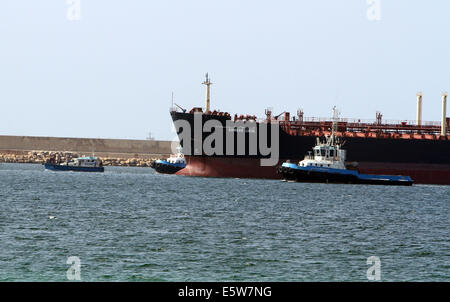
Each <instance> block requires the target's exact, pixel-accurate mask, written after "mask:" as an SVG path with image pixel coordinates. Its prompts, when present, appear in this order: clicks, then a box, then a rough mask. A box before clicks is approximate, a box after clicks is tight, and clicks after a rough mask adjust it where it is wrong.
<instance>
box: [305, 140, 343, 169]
mask: <svg viewBox="0 0 450 302" xmlns="http://www.w3.org/2000/svg"><path fill="white" fill-rule="evenodd" d="M345 157H346V154H345V150H342V149H341V148H340V146H339V145H338V144H334V143H331V141H330V140H329V139H327V142H325V143H321V142H320V141H319V140H318V142H317V144H316V146H315V147H314V148H313V150H312V153H311V152H309V154H308V155H306V156H305V159H304V160H302V161H300V162H299V164H298V165H299V166H300V167H320V168H333V169H345Z"/></svg>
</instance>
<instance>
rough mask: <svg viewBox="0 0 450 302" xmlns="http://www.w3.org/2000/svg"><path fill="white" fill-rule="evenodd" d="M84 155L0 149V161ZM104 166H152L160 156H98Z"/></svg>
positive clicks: (39, 160) (37, 161)
mask: <svg viewBox="0 0 450 302" xmlns="http://www.w3.org/2000/svg"><path fill="white" fill-rule="evenodd" d="M81 156H84V154H79V153H74V152H54V151H30V152H2V151H0V162H3V163H27V164H43V163H45V162H46V161H47V160H49V159H50V158H52V157H55V158H56V160H57V161H60V162H65V161H66V160H71V159H73V158H78V157H81ZM97 157H98V158H99V159H100V160H101V161H102V162H103V166H124V167H150V165H151V163H152V162H153V161H155V160H157V159H158V158H117V157H114V158H111V157H100V156H97Z"/></svg>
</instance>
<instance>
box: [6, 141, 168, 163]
mask: <svg viewBox="0 0 450 302" xmlns="http://www.w3.org/2000/svg"><path fill="white" fill-rule="evenodd" d="M92 154H95V156H96V157H98V158H100V159H101V160H102V161H103V165H104V166H132V167H149V166H150V164H151V162H152V161H154V160H156V159H159V158H166V157H168V156H169V155H170V154H171V142H170V141H154V140H126V139H93V138H60V137H36V136H4V135H0V162H4V163H34V164H42V163H45V161H46V160H48V159H49V158H50V157H51V156H56V157H57V158H59V159H60V160H61V161H63V162H64V161H66V160H67V159H70V158H76V157H80V156H85V155H87V156H89V155H92Z"/></svg>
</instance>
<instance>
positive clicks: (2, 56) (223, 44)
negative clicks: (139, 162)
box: [0, 0, 450, 139]
mask: <svg viewBox="0 0 450 302" xmlns="http://www.w3.org/2000/svg"><path fill="white" fill-rule="evenodd" d="M80 3H81V19H80V20H78V21H70V20H68V19H67V9H68V4H67V3H66V0H40V1H36V0H2V1H1V2H0V20H1V21H0V83H1V84H0V105H1V107H0V108H1V109H0V110H1V118H0V134H6V135H39V136H47V135H48V136H66V137H67V136H68V137H105V138H138V139H139V138H140V139H144V138H145V137H146V135H147V133H148V131H151V132H152V133H153V134H154V136H155V137H156V139H172V138H173V137H174V133H173V132H172V123H171V119H170V115H169V107H170V105H171V101H170V100H171V93H172V91H173V92H174V94H175V102H177V103H179V104H180V105H182V106H184V107H186V108H188V109H190V108H191V107H193V106H204V94H205V90H204V86H203V85H201V82H202V81H203V79H204V74H205V73H206V72H209V73H210V76H211V78H212V81H213V83H214V85H213V86H212V100H211V103H212V104H211V106H212V108H214V109H220V110H221V111H228V112H230V113H232V114H234V113H241V114H256V115H258V116H260V117H262V116H263V114H264V108H266V107H273V109H274V112H275V113H276V112H282V111H284V110H288V111H291V112H295V111H296V110H297V108H298V107H301V108H303V109H304V111H305V116H330V115H331V108H332V106H333V105H337V106H338V107H339V109H340V111H341V116H342V117H349V118H375V112H376V111H377V110H380V111H381V112H382V113H383V114H384V118H386V119H398V120H401V119H408V120H414V119H415V110H416V103H415V102H416V99H415V95H416V92H417V91H423V93H424V105H423V119H424V120H435V121H438V120H440V114H441V113H440V112H441V103H440V102H441V99H440V95H441V92H442V91H445V90H450V17H449V16H450V2H449V1H444V0H441V1H423V0H422V1H419V0H414V1H411V0H381V5H382V6H381V20H380V21H369V20H368V18H367V9H368V4H367V2H366V0H346V1H336V0H317V1H298V0H297V1H294V0H292V1H273V0H272V1H262V0H252V1H249V0H222V1H215V0H209V1H197V0H189V1H187V0H177V1H174V0H164V1H148V0H145V1H144V0H133V1H124V0H121V1H118V0H81V2H80Z"/></svg>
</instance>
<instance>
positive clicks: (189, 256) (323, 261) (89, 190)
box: [0, 164, 450, 281]
mask: <svg viewBox="0 0 450 302" xmlns="http://www.w3.org/2000/svg"><path fill="white" fill-rule="evenodd" d="M449 222H450V186H432V185H414V186H413V187H389V186H366V185H334V184H302V183H287V182H281V181H279V180H256V179H221V178H200V177H185V176H176V175H159V174H156V173H154V171H153V170H152V169H150V168H132V167H105V173H77V172H50V171H45V170H44V168H43V166H41V165H28V164H0V281H65V280H68V278H69V277H70V274H69V273H68V271H69V270H71V269H73V263H72V262H70V261H69V262H68V259H74V258H69V257H76V258H75V259H79V263H78V264H79V266H78V267H77V270H78V277H79V279H81V280H82V281H367V280H368V277H370V276H369V275H370V272H371V267H372V269H373V262H370V261H369V262H368V259H374V258H373V257H375V258H376V259H379V263H378V267H377V270H378V273H379V274H378V277H379V279H380V280H381V281H449V280H450V240H449V239H450V238H449V234H450V226H449ZM370 257H372V258H370Z"/></svg>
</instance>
